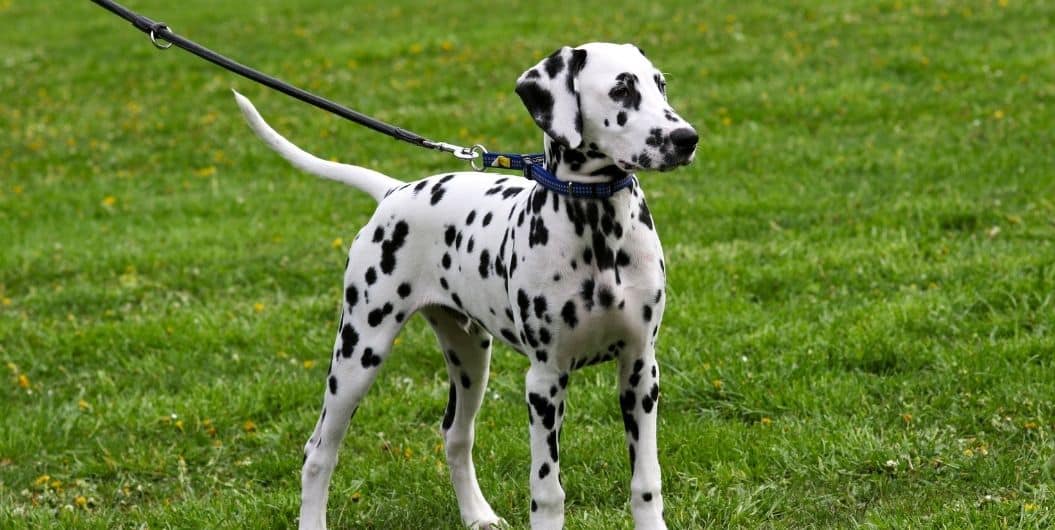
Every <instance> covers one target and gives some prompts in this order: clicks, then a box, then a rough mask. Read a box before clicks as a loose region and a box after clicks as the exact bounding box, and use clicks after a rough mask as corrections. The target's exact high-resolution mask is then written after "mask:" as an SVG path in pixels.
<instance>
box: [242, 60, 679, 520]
mask: <svg viewBox="0 0 1055 530" xmlns="http://www.w3.org/2000/svg"><path fill="white" fill-rule="evenodd" d="M516 92H517V94H518V95H519V96H520V97H521V99H522V100H523V103H524V105H525V106H526V107H527V109H528V111H529V112H530V113H531V116H532V118H533V119H534V121H535V123H536V124H537V125H538V126H539V127H540V128H541V129H542V130H543V131H544V133H545V134H544V141H545V150H546V151H545V152H546V167H547V168H548V170H549V171H550V172H551V173H552V174H554V175H555V176H556V177H557V178H559V179H561V180H563V181H567V182H577V183H586V184H597V183H608V182H613V181H616V180H619V179H624V178H626V177H627V176H628V175H630V174H631V173H632V172H635V171H638V170H641V171H645V170H658V171H666V170H670V169H673V168H675V167H677V166H680V165H684V164H688V163H689V162H691V161H692V159H693V156H694V154H695V148H696V143H697V140H698V137H697V133H696V131H695V130H694V129H693V128H692V127H691V126H690V125H689V124H688V123H687V122H686V121H685V120H683V119H682V118H681V117H680V116H678V114H677V113H675V112H674V110H673V109H672V108H671V107H670V105H669V104H668V103H667V97H666V83H665V81H664V77H663V74H662V73H661V72H660V71H659V70H657V69H656V68H655V67H654V66H653V65H652V63H651V62H650V61H649V60H648V59H647V58H646V57H645V55H644V53H643V52H642V51H641V50H640V49H638V48H637V47H635V46H633V45H629V44H626V45H616V44H608V43H590V44H585V45H583V46H579V47H577V48H571V47H563V48H561V49H559V50H557V51H556V52H554V53H553V54H552V55H550V56H548V57H546V58H545V59H543V60H542V61H541V62H539V63H538V64H537V65H535V66H534V67H532V68H530V69H528V70H527V71H526V72H524V73H523V75H521V76H520V78H519V79H518V80H517V84H516ZM235 97H236V99H237V101H238V104H239V106H240V107H241V109H242V112H243V113H244V115H245V117H246V118H247V120H248V121H249V124H250V126H251V127H252V129H253V130H254V131H255V132H256V134H257V135H258V136H260V138H262V139H263V140H264V141H265V142H266V143H267V144H269V145H270V146H271V147H272V148H273V149H274V150H276V151H277V152H278V153H279V154H281V155H282V156H283V157H285V158H286V159H288V160H289V161H290V162H291V163H292V164H293V165H294V166H296V167H298V168H300V169H302V170H305V171H307V172H310V173H315V174H317V175H320V176H323V177H326V178H330V179H333V180H337V181H339V182H343V183H345V184H348V185H351V186H353V187H355V188H358V189H360V190H362V191H364V192H366V193H368V194H369V195H370V196H371V197H373V198H374V199H376V200H377V201H378V206H377V209H376V211H375V212H374V214H373V217H372V218H371V219H370V221H369V223H367V225H366V226H365V227H363V228H362V230H360V231H359V233H358V235H357V236H356V237H355V239H354V241H353V242H352V244H351V248H350V250H349V252H348V263H347V266H346V268H345V271H344V291H343V293H344V296H343V300H342V311H341V317H340V325H339V330H338V332H337V339H336V342H335V344H334V346H333V351H332V353H331V355H330V369H329V373H328V374H327V376H326V384H325V392H324V394H325V397H324V403H323V407H322V412H321V414H320V416H319V420H318V423H317V424H316V425H315V430H314V432H313V433H312V435H311V437H310V438H309V439H308V442H307V444H306V445H305V447H304V464H303V469H302V474H301V479H302V496H301V502H302V504H301V510H300V528H302V529H319V528H324V527H325V524H326V502H327V495H328V489H329V482H330V477H331V475H332V473H333V469H334V466H335V464H336V462H337V451H338V448H339V447H340V445H341V440H342V438H343V437H344V435H345V431H346V430H347V428H348V425H349V422H350V420H351V418H352V416H353V415H354V414H355V412H356V409H357V407H358V406H359V402H360V400H361V399H362V398H363V396H364V395H365V394H366V393H367V391H368V390H369V388H370V385H371V384H372V383H373V381H374V378H375V377H376V376H377V373H378V369H379V368H380V367H381V365H382V364H384V362H385V360H386V359H387V358H388V357H389V354H390V352H391V347H392V343H393V339H395V338H396V335H397V334H398V333H399V331H400V329H401V328H402V327H403V325H404V324H405V323H406V322H407V319H408V318H410V316H411V315H413V314H414V313H418V312H420V313H421V314H423V315H424V317H425V318H426V320H427V321H428V323H429V324H430V325H431V326H432V329H433V330H434V332H435V334H436V337H437V339H438V340H439V345H440V349H441V351H442V352H443V356H444V358H445V360H446V363H447V373H448V375H449V379H450V393H449V397H448V401H447V407H446V413H445V414H444V416H443V419H442V423H441V426H442V432H443V438H444V441H445V444H446V456H447V462H448V465H449V468H450V474H451V481H452V482H453V485H454V491H455V495H456V496H457V499H458V507H459V510H460V512H461V518H462V521H463V522H464V523H465V525H466V526H468V527H470V528H498V527H500V526H504V524H505V523H504V520H503V519H501V518H500V517H498V515H496V514H495V512H494V511H493V510H492V509H491V506H490V505H489V504H488V502H487V500H485V499H484V496H483V494H482V493H481V491H480V486H479V484H478V483H477V479H476V471H475V468H474V465H473V458H472V449H473V438H474V424H473V422H474V418H475V416H476V413H477V410H478V409H479V408H480V404H481V401H482V399H483V396H484V389H485V387H486V386H487V379H488V366H489V363H490V357H491V345H492V337H493V336H498V337H500V338H501V339H502V340H503V341H504V342H505V343H507V344H508V345H509V346H510V347H512V348H513V349H514V350H516V351H518V352H520V353H522V354H523V355H525V356H526V357H527V358H528V360H529V361H530V367H529V368H528V370H527V376H526V380H525V386H526V388H525V399H526V402H527V410H528V421H529V425H530V429H529V430H530V438H531V441H530V444H531V469H530V489H531V505H530V506H531V515H530V518H531V528H533V529H536V530H541V529H558V528H562V527H563V525H564V498H565V497H564V490H563V488H562V486H561V482H560V480H559V476H560V461H559V458H558V455H559V442H560V433H561V426H562V423H563V421H562V420H563V418H564V413H565V403H564V402H565V396H566V392H567V389H568V382H569V379H570V376H571V373H572V372H574V371H575V370H577V369H579V368H582V367H585V366H590V365H593V364H596V363H600V362H604V361H609V360H615V361H616V365H617V367H618V381H619V392H618V402H619V405H620V407H621V410H622V417H623V423H624V427H625V431H626V442H627V448H628V452H629V455H630V469H631V472H632V478H631V481H630V492H631V499H630V509H631V511H632V514H633V518H634V523H635V527H636V528H638V529H642V530H655V529H662V528H666V524H665V523H664V521H663V497H662V495H661V492H660V467H659V460H658V457H657V448H656V414H657V406H658V400H659V395H660V392H659V366H658V365H657V362H656V356H655V341H656V336H657V333H658V331H659V325H660V320H661V319H662V317H663V308H664V303H665V301H666V299H665V296H664V285H665V279H666V278H665V276H666V273H665V269H664V262H663V253H662V250H661V248H660V242H659V238H658V237H657V235H656V230H655V226H654V224H653V219H652V216H651V215H650V214H649V209H648V206H647V205H646V203H645V197H644V194H643V192H642V190H641V188H640V186H639V183H638V181H637V179H636V178H635V179H634V180H633V184H632V185H630V186H629V187H627V188H625V189H621V190H620V191H618V192H616V193H614V194H613V195H612V196H611V197H609V198H604V199H598V198H574V197H572V196H570V195H564V194H559V193H557V192H555V191H551V190H549V189H546V188H544V187H542V186H541V185H538V184H537V183H536V182H534V181H531V180H527V179H524V178H520V177H511V176H503V175H498V174H492V173H478V172H460V173H445V174H440V175H436V176H431V177H427V178H424V179H422V180H418V181H415V182H410V183H404V182H402V181H399V180H395V179H393V178H390V177H388V176H385V175H383V174H381V173H378V172H375V171H372V170H369V169H365V168H361V167H357V166H352V165H346V164H340V163H335V162H330V161H326V160H322V159H319V158H317V157H315V156H313V155H311V154H309V153H307V152H305V151H302V150H301V149H300V148H298V147H296V146H295V145H293V144H292V143H290V142H289V141H288V140H286V139H285V138H283V137H282V136H280V135H279V134H278V133H276V132H275V131H274V130H272V129H271V127H270V126H268V125H267V123H265V122H264V121H263V119H262V118H261V117H260V115H259V114H258V113H257V111H256V109H255V108H254V107H253V106H252V104H251V103H250V102H249V100H247V99H246V98H244V97H243V96H241V95H239V94H237V93H236V94H235Z"/></svg>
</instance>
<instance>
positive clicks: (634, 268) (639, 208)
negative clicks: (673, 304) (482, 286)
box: [504, 186, 665, 364]
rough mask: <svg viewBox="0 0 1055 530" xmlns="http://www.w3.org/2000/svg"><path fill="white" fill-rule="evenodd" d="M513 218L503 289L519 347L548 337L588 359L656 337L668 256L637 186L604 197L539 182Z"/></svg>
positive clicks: (536, 346)
mask: <svg viewBox="0 0 1055 530" xmlns="http://www.w3.org/2000/svg"><path fill="white" fill-rule="evenodd" d="M511 221H512V223H511V226H510V238H511V243H510V244H509V248H508V249H506V250H505V253H504V257H505V258H506V259H507V261H508V263H509V271H508V280H507V283H508V286H507V288H506V291H507V293H508V294H509V296H510V299H511V303H512V305H513V309H514V313H515V315H516V324H517V325H518V327H519V328H520V329H521V334H522V335H523V336H522V337H518V338H520V339H521V343H522V344H521V346H522V348H521V349H522V351H524V350H528V351H530V350H531V349H536V350H537V349H539V348H546V347H549V346H551V344H547V343H546V341H544V340H542V339H545V338H547V336H549V337H550V338H551V341H552V342H553V343H557V348H556V349H557V350H558V351H560V352H562V353H564V352H566V353H567V354H568V355H571V356H573V357H574V358H573V359H571V361H572V363H573V364H575V363H580V364H583V363H588V362H589V361H590V360H595V361H599V360H604V358H605V357H608V356H609V354H611V355H616V354H618V351H619V350H620V349H621V348H622V347H624V346H625V345H626V343H628V342H629V343H640V342H642V341H645V340H648V339H649V338H650V337H652V336H653V334H654V333H655V331H656V328H657V326H658V321H659V317H660V315H661V313H662V310H663V303H664V294H663V289H664V283H665V278H664V276H665V275H664V264H663V254H662V249H661V247H660V243H659V238H658V237H657V235H656V232H655V228H654V225H653V223H652V218H651V214H650V212H649V210H648V206H647V204H646V203H645V200H644V196H643V195H642V194H641V193H640V191H639V190H638V189H637V187H636V186H635V187H634V188H632V189H630V190H627V191H626V192H625V193H620V194H617V195H616V196H614V197H612V198H608V199H574V198H570V197H567V196H560V195H557V194H555V193H553V192H548V191H546V190H544V189H541V188H535V189H534V190H533V191H532V192H531V194H530V196H529V199H528V200H527V201H526V203H524V204H522V205H521V206H519V207H518V208H517V211H516V212H515V213H514V215H513V218H512V219H511ZM555 330H556V332H555ZM555 334H556V335H559V336H557V337H554V336H553V335H555ZM525 353H527V352H525Z"/></svg>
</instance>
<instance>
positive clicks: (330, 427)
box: [300, 240, 412, 530]
mask: <svg viewBox="0 0 1055 530" xmlns="http://www.w3.org/2000/svg"><path fill="white" fill-rule="evenodd" d="M357 241H359V240H357ZM351 255H352V258H351V259H350V260H349V265H348V267H347V269H346V271H345V279H344V285H345V289H344V301H343V304H342V305H343V310H342V312H341V324H340V328H339V331H338V333H337V340H336V342H335V344H334V347H333V355H332V356H331V358H330V370H329V373H328V374H327V376H326V392H325V398H324V400H323V407H322V413H321V414H320V416H319V421H318V423H317V424H316V425H315V431H314V432H313V433H312V435H311V438H309V439H308V442H307V444H305V446H304V466H303V468H302V470H301V508H300V528H301V529H302V530H303V529H312V530H315V529H322V528H325V527H326V498H327V493H328V490H329V485H330V477H331V475H332V474H333V468H334V466H335V465H336V464H337V451H338V449H339V448H340V445H341V440H342V439H343V438H344V434H345V431H346V430H347V429H348V423H349V422H350V421H351V419H352V416H353V415H354V414H355V411H356V409H357V408H358V407H359V401H360V400H361V399H362V398H363V396H364V395H366V392H367V391H368V390H369V389H370V386H371V385H372V384H373V382H374V379H375V378H376V376H377V371H378V370H379V369H380V366H381V363H382V362H384V360H385V359H386V358H387V357H388V354H389V352H390V351H391V349H392V341H393V340H394V339H395V337H396V335H397V334H398V333H399V330H400V329H401V328H402V326H403V322H404V320H405V318H406V316H407V315H409V314H410V313H411V309H412V308H411V307H409V305H410V304H409V301H408V300H406V299H405V298H406V296H405V295H406V294H407V292H406V291H409V289H410V288H409V286H407V284H400V285H399V286H398V287H397V286H396V283H397V282H392V281H388V282H384V281H378V280H377V272H376V270H374V267H371V266H367V265H364V264H362V263H363V261H364V260H359V259H357V256H362V257H365V258H367V259H366V260H365V261H369V260H370V258H372V257H373V256H372V255H370V253H369V252H368V251H367V252H358V251H357V245H356V244H353V245H352V252H351Z"/></svg>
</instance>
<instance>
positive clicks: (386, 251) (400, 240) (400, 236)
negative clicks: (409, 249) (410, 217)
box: [381, 221, 409, 274]
mask: <svg viewBox="0 0 1055 530" xmlns="http://www.w3.org/2000/svg"><path fill="white" fill-rule="evenodd" d="M408 232H409V229H408V227H407V223H406V222H405V221H400V222H398V223H396V226H395V228H393V229H392V238H391V239H388V240H386V241H384V242H383V243H381V272H383V273H385V274H392V271H393V270H394V269H395V268H396V251H398V250H399V249H400V248H401V247H402V246H403V244H404V243H406V241H407V233H408Z"/></svg>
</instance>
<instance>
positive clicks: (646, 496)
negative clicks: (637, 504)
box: [641, 493, 652, 502]
mask: <svg viewBox="0 0 1055 530" xmlns="http://www.w3.org/2000/svg"><path fill="white" fill-rule="evenodd" d="M641 500H643V501H645V502H652V494H651V493H645V494H643V495H641Z"/></svg>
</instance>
